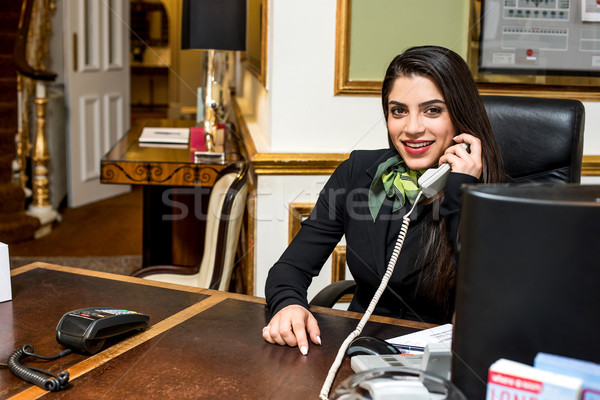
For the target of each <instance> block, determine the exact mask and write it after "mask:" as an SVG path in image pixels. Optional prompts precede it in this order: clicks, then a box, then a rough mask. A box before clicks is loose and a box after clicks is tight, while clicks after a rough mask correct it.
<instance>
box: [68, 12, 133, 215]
mask: <svg viewBox="0 0 600 400" xmlns="http://www.w3.org/2000/svg"><path fill="white" fill-rule="evenodd" d="M64 7H65V8H64V13H65V14H64V19H63V20H64V34H65V36H64V37H65V66H68V68H66V71H65V95H66V103H67V107H68V113H67V115H68V118H67V126H68V128H67V131H68V138H69V149H68V153H69V156H68V163H69V173H68V180H69V192H68V199H69V207H78V206H81V205H84V204H88V203H91V202H95V201H98V200H102V199H105V198H108V197H112V196H115V195H117V194H121V193H125V192H127V191H129V190H130V187H129V186H128V185H106V184H101V183H100V159H101V158H102V156H103V155H104V154H106V152H108V150H110V148H111V147H112V145H114V144H115V143H116V142H117V141H118V140H119V139H120V138H121V137H122V136H123V135H124V134H125V133H126V132H127V130H128V129H129V121H130V110H129V104H130V100H129V99H130V93H129V79H130V76H129V74H130V71H129V40H128V38H129V34H128V30H127V29H128V26H129V0H100V1H99V0H70V1H67V2H64Z"/></svg>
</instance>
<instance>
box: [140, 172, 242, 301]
mask: <svg viewBox="0 0 600 400" xmlns="http://www.w3.org/2000/svg"><path fill="white" fill-rule="evenodd" d="M247 172H248V165H247V164H246V163H245V162H240V163H237V164H234V165H231V166H228V167H227V168H225V169H224V170H223V171H222V172H221V173H220V174H219V176H218V177H217V180H216V182H215V185H214V186H213V188H212V189H211V192H210V196H209V200H208V212H207V220H206V232H205V235H204V237H205V240H204V253H203V255H202V261H201V263H200V266H199V268H198V270H197V272H195V273H192V274H185V273H182V272H181V270H182V269H181V268H178V267H175V266H169V265H155V266H151V267H147V268H143V269H141V270H139V271H137V272H136V273H135V274H133V276H137V277H142V278H145V279H151V280H155V281H161V282H169V283H177V284H181V285H188V286H196V287H202V288H209V289H215V290H225V291H226V290H228V288H229V283H230V281H231V276H232V272H233V268H234V263H235V254H236V250H237V245H238V242H239V238H240V232H241V227H242V220H243V218H242V217H243V215H244V210H245V208H246V197H247V195H248V183H247ZM175 271H177V272H175ZM192 271H194V270H193V269H192Z"/></svg>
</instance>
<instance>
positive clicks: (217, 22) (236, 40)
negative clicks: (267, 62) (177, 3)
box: [181, 0, 246, 50]
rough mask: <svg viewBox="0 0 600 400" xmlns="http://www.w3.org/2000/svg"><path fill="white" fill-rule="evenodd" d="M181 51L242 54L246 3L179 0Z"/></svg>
mask: <svg viewBox="0 0 600 400" xmlns="http://www.w3.org/2000/svg"><path fill="white" fill-rule="evenodd" d="M181 48H182V49H214V50H246V0H183V4H182V15H181Z"/></svg>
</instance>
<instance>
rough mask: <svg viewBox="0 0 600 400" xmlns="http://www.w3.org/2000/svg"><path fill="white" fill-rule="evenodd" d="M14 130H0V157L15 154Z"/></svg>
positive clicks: (15, 132) (15, 131)
mask: <svg viewBox="0 0 600 400" xmlns="http://www.w3.org/2000/svg"><path fill="white" fill-rule="evenodd" d="M16 134H17V130H16V129H0V155H3V154H13V153H14V152H15V135H16Z"/></svg>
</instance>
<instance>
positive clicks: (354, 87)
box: [334, 0, 600, 101]
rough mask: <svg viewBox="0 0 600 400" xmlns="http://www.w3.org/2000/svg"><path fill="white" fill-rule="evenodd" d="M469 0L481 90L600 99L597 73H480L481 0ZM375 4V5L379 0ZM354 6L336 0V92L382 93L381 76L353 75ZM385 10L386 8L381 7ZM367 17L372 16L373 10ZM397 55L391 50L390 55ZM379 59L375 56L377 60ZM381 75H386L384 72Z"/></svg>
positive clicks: (473, 63) (469, 33)
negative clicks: (590, 74) (550, 74)
mask: <svg viewBox="0 0 600 400" xmlns="http://www.w3.org/2000/svg"><path fill="white" fill-rule="evenodd" d="M469 1H470V3H469V15H468V20H469V23H468V27H469V28H468V29H467V30H466V31H465V32H464V35H465V37H466V38H468V53H467V63H468V64H469V67H470V68H471V71H472V72H473V75H474V77H475V80H476V82H477V85H478V87H479V91H480V93H481V94H499V95H512V96H533V97H554V98H569V99H577V100H580V101H600V78H596V77H574V76H545V75H512V74H510V75H509V74H479V73H478V72H477V60H478V52H479V33H480V30H481V24H480V21H481V0H469ZM372 4H373V7H375V4H376V3H372ZM352 8H353V2H352V0H337V13H336V41H335V43H336V46H335V48H336V50H335V77H334V94H335V95H371V96H379V95H380V93H381V80H380V79H375V80H361V79H356V78H353V76H351V72H350V71H351V69H352V68H351V65H350V60H351V54H350V53H351V43H350V39H351V38H352V36H353V31H352V26H351V20H352V14H353V13H352ZM382 12H385V10H384V9H382ZM424 15H426V16H427V18H428V19H426V20H424V21H426V22H427V23H428V24H431V25H432V26H438V25H441V26H444V25H448V24H446V23H445V22H444V21H439V22H438V21H436V20H435V19H431V18H430V16H429V15H428V14H427V13H424ZM364 17H365V18H372V17H373V14H370V15H365V16H364ZM388 40H389V39H388ZM400 51H401V50H400ZM394 55H395V54H391V55H390V57H393V56H394ZM356 58H357V59H359V58H360V57H356ZM390 59H391V58H390ZM377 61H378V60H375V62H377ZM381 77H382V78H383V74H382V76H381Z"/></svg>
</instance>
